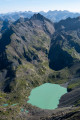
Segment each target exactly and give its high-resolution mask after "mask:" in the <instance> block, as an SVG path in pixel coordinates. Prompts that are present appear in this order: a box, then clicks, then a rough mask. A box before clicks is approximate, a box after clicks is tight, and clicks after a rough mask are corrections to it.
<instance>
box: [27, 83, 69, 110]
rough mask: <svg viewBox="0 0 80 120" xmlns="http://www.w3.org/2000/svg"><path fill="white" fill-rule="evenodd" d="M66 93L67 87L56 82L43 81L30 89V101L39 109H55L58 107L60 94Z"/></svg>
mask: <svg viewBox="0 0 80 120" xmlns="http://www.w3.org/2000/svg"><path fill="white" fill-rule="evenodd" d="M65 93H67V89H66V88H64V87H61V86H60V85H58V84H51V83H45V84H43V85H41V86H39V87H36V88H34V89H33V90H32V91H31V94H30V96H29V100H28V102H27V103H30V104H32V105H34V106H36V107H39V108H41V109H55V108H57V107H58V104H59V100H60V98H61V96H62V95H64V94H65Z"/></svg>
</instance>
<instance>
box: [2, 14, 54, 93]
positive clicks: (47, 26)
mask: <svg viewBox="0 0 80 120" xmlns="http://www.w3.org/2000/svg"><path fill="white" fill-rule="evenodd" d="M54 31H55V30H54V25H53V23H52V22H51V21H50V20H48V19H46V18H45V17H43V16H42V15H40V14H36V15H34V16H33V17H32V18H31V19H26V18H25V19H24V18H20V19H19V20H18V21H16V22H14V23H13V24H11V25H10V27H9V28H8V29H7V30H6V31H5V32H4V33H3V34H2V37H1V40H0V63H1V64H0V70H1V71H2V70H3V69H6V70H7V73H6V76H8V78H9V80H8V81H9V82H11V79H13V78H12V77H13V76H15V75H12V74H13V73H15V72H14V71H13V69H16V68H17V67H18V65H20V64H25V63H27V62H31V63H36V62H41V61H43V60H44V59H47V57H46V56H47V54H48V51H49V45H50V39H51V36H52V34H53V33H54ZM38 52H39V53H41V54H42V55H43V54H44V59H43V60H42V59H41V57H40V54H38ZM9 71H12V73H11V72H10V74H11V75H9V74H8V73H9ZM1 74H2V73H1ZM7 74H8V75H7ZM11 76H12V77H11ZM5 79H7V77H5ZM5 81H6V80H5ZM8 81H7V82H6V83H9V82H8ZM7 86H8V85H7ZM7 86H6V89H5V91H7V88H8V87H9V86H8V87H7ZM8 91H10V90H8Z"/></svg>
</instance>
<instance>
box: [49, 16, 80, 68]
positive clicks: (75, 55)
mask: <svg viewBox="0 0 80 120" xmlns="http://www.w3.org/2000/svg"><path fill="white" fill-rule="evenodd" d="M55 31H56V32H55V34H54V35H53V38H52V40H51V47H50V52H49V60H50V67H51V68H52V69H54V70H61V69H63V68H65V67H71V66H72V65H73V64H74V63H76V62H78V61H79V60H80V55H79V54H80V36H79V33H80V18H79V17H78V18H74V19H71V18H68V19H66V20H62V21H60V22H59V23H56V24H55Z"/></svg>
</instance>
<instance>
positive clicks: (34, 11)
mask: <svg viewBox="0 0 80 120" xmlns="http://www.w3.org/2000/svg"><path fill="white" fill-rule="evenodd" d="M49 11H68V12H72V13H80V12H73V11H69V10H48V11H31V10H28V11H27V10H25V11H9V12H3V13H0V14H11V13H17V12H35V13H40V12H45V13H47V12H49Z"/></svg>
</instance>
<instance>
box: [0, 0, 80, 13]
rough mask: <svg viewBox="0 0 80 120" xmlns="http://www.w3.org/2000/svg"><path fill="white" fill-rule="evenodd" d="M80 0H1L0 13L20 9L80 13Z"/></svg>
mask: <svg viewBox="0 0 80 120" xmlns="http://www.w3.org/2000/svg"><path fill="white" fill-rule="evenodd" d="M79 5H80V0H76V1H75V0H67V1H64V0H56V1H54V0H44V1H43V0H30V1H28V0H14V1H13V0H0V14H1V13H8V12H19V11H22V12H23V11H33V12H39V11H44V12H47V11H49V10H51V11H54V10H62V11H63V10H68V11H70V12H78V13H80V6H79Z"/></svg>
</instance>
